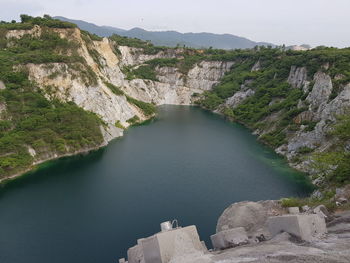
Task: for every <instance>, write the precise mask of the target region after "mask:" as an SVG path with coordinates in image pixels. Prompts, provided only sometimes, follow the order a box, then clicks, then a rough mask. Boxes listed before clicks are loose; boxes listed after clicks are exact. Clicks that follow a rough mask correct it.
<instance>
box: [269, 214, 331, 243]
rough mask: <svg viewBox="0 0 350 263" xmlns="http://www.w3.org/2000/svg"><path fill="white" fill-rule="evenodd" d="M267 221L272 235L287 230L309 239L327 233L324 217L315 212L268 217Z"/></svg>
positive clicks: (306, 239) (303, 238)
mask: <svg viewBox="0 0 350 263" xmlns="http://www.w3.org/2000/svg"><path fill="white" fill-rule="evenodd" d="M267 223H268V229H269V231H270V233H271V235H272V237H274V236H276V235H277V234H279V233H281V232H287V233H289V234H292V235H295V236H297V237H299V238H301V239H302V240H305V241H311V240H313V239H317V238H319V237H321V236H322V235H323V234H325V233H327V229H326V222H325V220H324V218H321V217H319V216H318V215H315V214H311V215H283V216H275V217H269V218H268V221H267Z"/></svg>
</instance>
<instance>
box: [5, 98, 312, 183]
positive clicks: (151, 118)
mask: <svg viewBox="0 0 350 263" xmlns="http://www.w3.org/2000/svg"><path fill="white" fill-rule="evenodd" d="M163 105H166V104H163ZM163 105H157V107H159V106H163ZM170 105H173V104H170ZM176 106H190V107H198V108H200V109H202V110H205V111H208V112H210V113H213V114H217V115H219V116H221V117H223V119H224V120H226V121H228V122H230V123H237V124H240V125H242V126H243V127H245V128H246V129H247V130H248V131H249V132H250V134H252V135H254V133H253V130H252V129H251V128H250V127H248V126H246V125H245V124H244V123H241V122H238V121H235V120H233V119H232V118H230V117H228V116H226V115H224V114H222V113H220V112H216V111H212V110H209V109H206V108H203V107H201V106H199V105H196V104H190V105H182V104H181V105H176ZM156 117H157V115H156V114H155V115H153V116H150V118H148V119H145V120H141V121H140V122H138V123H135V124H132V125H130V126H128V127H127V128H126V129H124V131H126V130H128V129H129V128H131V127H135V126H139V125H143V124H146V123H148V122H151V121H153V120H154V119H155V118H156ZM122 136H124V132H123V134H122V135H120V136H116V137H114V138H112V139H111V140H109V141H108V142H105V141H104V142H102V143H101V144H100V145H98V146H94V147H90V148H87V149H82V150H78V151H75V152H71V153H65V154H61V155H58V156H55V157H51V158H46V159H42V160H39V161H37V162H34V163H33V164H32V165H31V166H30V167H28V168H27V169H25V170H23V171H21V172H18V173H16V174H13V175H10V176H7V177H5V178H2V179H0V187H2V186H4V185H6V184H7V183H9V182H11V181H14V180H16V179H18V178H20V177H22V176H25V175H26V174H27V173H29V172H32V171H35V170H36V169H37V168H39V167H38V165H40V164H44V163H46V162H49V161H54V160H58V159H61V158H64V157H72V156H76V155H79V154H88V153H90V152H93V151H97V150H99V149H102V148H103V147H106V146H108V145H109V143H110V142H111V141H113V140H115V139H117V138H119V137H122ZM256 141H257V142H258V143H261V144H262V145H264V146H266V147H268V148H270V149H271V150H273V151H274V152H275V153H276V151H275V149H274V148H273V147H271V146H270V145H269V144H266V143H264V142H263V141H261V140H258V138H256ZM276 154H277V155H278V156H280V157H282V158H283V159H284V160H285V161H286V164H287V165H288V167H290V168H291V169H293V170H295V171H298V172H301V173H303V174H305V176H306V177H308V178H309V176H310V174H309V173H307V172H305V171H302V170H299V169H297V168H296V167H294V166H292V165H291V163H290V162H289V161H288V159H287V158H286V157H285V156H283V155H281V154H279V153H276ZM310 182H311V184H312V186H316V185H315V184H313V183H312V181H311V180H310Z"/></svg>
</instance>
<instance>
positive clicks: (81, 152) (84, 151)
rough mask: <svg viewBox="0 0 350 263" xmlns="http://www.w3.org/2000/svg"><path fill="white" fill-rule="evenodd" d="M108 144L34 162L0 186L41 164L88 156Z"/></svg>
mask: <svg viewBox="0 0 350 263" xmlns="http://www.w3.org/2000/svg"><path fill="white" fill-rule="evenodd" d="M119 137H121V136H117V137H114V138H113V139H112V140H114V139H116V138H119ZM112 140H111V141H112ZM108 144H109V142H108V143H107V144H106V143H102V144H100V145H98V146H95V147H90V148H87V149H82V150H79V151H75V152H71V153H65V154H61V155H58V156H55V157H52V158H46V159H42V160H39V161H37V162H34V163H33V164H32V165H31V166H30V167H28V168H27V169H25V170H23V171H21V172H18V173H16V174H13V175H10V176H7V177H5V178H2V179H0V186H4V185H5V184H7V183H8V182H11V181H13V180H16V179H18V178H20V177H22V176H25V175H26V174H27V173H29V172H32V171H35V169H37V168H39V167H37V166H38V165H40V164H43V163H46V162H49V161H54V160H58V159H61V158H64V157H72V156H76V155H79V154H88V153H90V152H93V151H97V150H99V149H102V148H103V147H105V146H107V145H108Z"/></svg>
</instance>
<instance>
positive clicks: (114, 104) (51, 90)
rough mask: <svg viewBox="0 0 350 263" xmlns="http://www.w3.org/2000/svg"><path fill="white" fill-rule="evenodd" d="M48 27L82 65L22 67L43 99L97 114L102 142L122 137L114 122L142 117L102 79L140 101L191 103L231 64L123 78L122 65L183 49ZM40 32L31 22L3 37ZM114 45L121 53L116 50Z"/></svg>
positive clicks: (168, 69)
mask: <svg viewBox="0 0 350 263" xmlns="http://www.w3.org/2000/svg"><path fill="white" fill-rule="evenodd" d="M51 30H52V31H53V32H55V33H57V34H58V35H59V36H60V37H61V38H66V39H68V40H69V41H73V42H75V43H76V44H78V45H77V53H78V55H79V56H81V57H82V58H83V59H84V60H85V62H86V63H71V64H66V63H48V64H27V65H22V66H21V67H24V68H25V69H26V70H28V72H29V78H30V80H32V81H35V82H36V83H37V84H38V86H39V87H40V88H41V89H42V90H43V91H44V94H45V97H46V98H48V99H54V98H56V99H59V100H61V101H72V102H74V103H76V104H77V105H78V106H79V107H81V108H83V109H85V110H87V111H91V112H94V113H96V114H97V115H98V116H99V117H100V118H101V119H102V120H103V121H104V122H105V123H106V124H107V126H104V127H103V128H101V130H102V131H103V132H102V133H103V135H104V137H105V138H104V139H105V143H106V142H108V141H109V140H111V139H112V138H113V137H116V136H121V135H122V131H120V130H118V129H116V128H115V127H114V125H115V123H116V122H120V123H121V124H122V125H123V126H125V127H128V126H129V124H128V122H127V120H128V119H130V118H132V117H134V116H135V115H136V116H138V117H139V119H141V120H144V119H145V116H144V115H143V113H142V112H141V111H140V109H138V108H137V107H135V106H134V105H133V104H131V103H129V102H128V101H127V99H126V96H123V95H120V94H119V95H116V94H114V93H113V92H112V91H111V90H110V88H108V87H107V86H106V85H105V82H106V81H107V82H109V83H111V84H113V85H115V86H117V87H118V88H119V89H120V90H122V91H123V92H124V93H125V94H126V95H128V96H131V97H134V98H136V99H138V100H141V101H144V102H149V103H154V104H156V105H162V104H176V105H190V104H191V103H192V101H191V97H192V95H193V94H194V93H202V92H203V91H205V90H210V89H211V88H212V87H213V86H214V85H216V84H217V83H218V82H219V81H220V78H221V77H222V76H223V75H224V74H225V72H227V71H228V70H229V69H230V68H231V66H232V65H233V62H221V61H203V62H200V63H199V64H195V65H194V66H193V68H192V69H190V70H189V72H188V73H186V74H184V73H182V72H180V71H179V70H178V69H177V68H175V67H157V68H156V73H157V79H158V81H152V80H146V79H133V80H127V79H126V77H125V75H124V73H123V72H122V68H123V67H124V66H133V67H137V66H140V65H142V64H143V63H145V62H146V61H148V60H151V59H155V58H176V57H180V56H182V52H183V49H164V50H161V51H159V52H158V53H155V54H148V53H147V52H145V51H144V50H143V49H141V48H132V47H126V46H117V44H118V43H115V42H114V41H112V40H109V39H107V38H104V39H103V40H102V41H93V40H91V41H88V42H87V41H86V40H84V39H83V38H82V36H81V32H80V30H79V29H78V28H68V29H61V28H54V29H51ZM41 33H42V31H41V28H40V27H39V26H34V28H33V29H31V30H10V31H8V33H7V35H6V37H7V38H21V37H23V36H24V35H25V34H30V35H32V36H33V37H38V36H40V35H41ZM116 48H117V49H119V51H120V54H118V52H115V50H116ZM91 50H93V51H94V54H95V55H94V57H92V56H91ZM88 70H92V71H93V73H94V74H95V75H96V78H97V79H96V80H95V81H91V79H89V76H88V75H89V74H86V72H88ZM84 72H85V73H84ZM1 87H2V86H1V83H0V88H1Z"/></svg>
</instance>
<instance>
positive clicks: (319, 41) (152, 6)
mask: <svg viewBox="0 0 350 263" xmlns="http://www.w3.org/2000/svg"><path fill="white" fill-rule="evenodd" d="M23 13H24V14H29V15H33V16H38V15H43V14H49V15H52V16H56V15H60V16H65V17H68V18H73V19H81V20H85V21H88V22H92V23H95V24H97V25H108V26H114V27H119V28H123V29H130V28H133V27H141V28H144V29H147V30H156V31H159V30H176V31H180V32H212V33H230V34H234V35H238V36H244V37H247V38H249V39H251V40H254V41H266V42H271V43H274V44H287V45H291V44H303V43H306V44H310V45H312V46H318V45H327V46H336V47H348V46H350V0H56V1H54V0H0V20H7V21H8V20H12V19H16V20H18V19H19V14H23Z"/></svg>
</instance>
